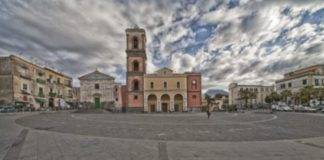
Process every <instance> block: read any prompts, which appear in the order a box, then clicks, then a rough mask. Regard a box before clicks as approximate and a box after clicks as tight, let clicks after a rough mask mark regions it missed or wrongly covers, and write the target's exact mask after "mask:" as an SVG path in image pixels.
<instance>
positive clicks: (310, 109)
mask: <svg viewBox="0 0 324 160" xmlns="http://www.w3.org/2000/svg"><path fill="white" fill-rule="evenodd" d="M304 109H305V112H313V113H315V112H317V110H316V109H315V108H311V107H304Z"/></svg>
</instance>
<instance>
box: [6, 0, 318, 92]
mask: <svg viewBox="0 0 324 160" xmlns="http://www.w3.org/2000/svg"><path fill="white" fill-rule="evenodd" d="M135 25H137V26H139V27H141V28H144V29H145V30H146V34H147V35H146V36H147V49H146V51H147V57H148V59H147V69H148V72H149V73H152V72H154V71H156V70H157V69H158V68H161V67H169V68H171V69H173V70H174V71H175V72H178V73H181V72H186V71H195V72H201V74H202V80H203V81H202V84H203V90H207V89H210V88H218V89H227V86H228V85H229V83H232V82H237V83H240V84H261V85H273V84H274V82H275V80H277V79H280V78H282V77H283V74H284V73H286V72H289V71H293V70H295V69H298V68H301V67H306V66H310V65H314V64H324V52H323V51H324V32H323V29H324V3H323V1H320V0H319V1H316V0H312V1H311V0H183V1H180V0H163V1H162V0H96V1H93V0H0V56H8V55H10V54H15V55H19V56H21V57H24V58H26V59H28V60H30V61H32V62H35V63H37V64H39V65H46V66H48V67H51V68H54V69H55V70H57V71H60V72H63V73H65V74H67V75H70V76H71V77H73V78H74V85H76V86H77V85H78V83H79V82H78V80H77V78H78V77H80V76H82V75H83V74H86V73H89V72H92V71H94V70H95V69H99V70H100V71H102V72H104V73H106V74H109V75H111V76H114V77H115V78H116V81H117V82H120V83H125V77H126V73H125V72H126V53H125V48H126V43H125V39H126V35H125V29H126V28H131V27H134V26H135Z"/></svg>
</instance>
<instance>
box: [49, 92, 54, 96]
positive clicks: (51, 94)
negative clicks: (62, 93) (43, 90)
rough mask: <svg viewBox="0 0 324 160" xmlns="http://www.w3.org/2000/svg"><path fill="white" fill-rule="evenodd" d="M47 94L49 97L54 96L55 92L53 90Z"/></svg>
mask: <svg viewBox="0 0 324 160" xmlns="http://www.w3.org/2000/svg"><path fill="white" fill-rule="evenodd" d="M48 95H49V96H50V97H55V96H56V93H54V92H50V93H48Z"/></svg>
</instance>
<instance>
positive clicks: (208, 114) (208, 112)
mask: <svg viewBox="0 0 324 160" xmlns="http://www.w3.org/2000/svg"><path fill="white" fill-rule="evenodd" d="M206 113H207V117H208V119H209V117H210V111H209V110H207V112H206Z"/></svg>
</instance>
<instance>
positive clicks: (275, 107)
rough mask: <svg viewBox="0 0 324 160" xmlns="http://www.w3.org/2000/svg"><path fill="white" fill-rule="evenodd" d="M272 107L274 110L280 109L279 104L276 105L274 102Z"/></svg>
mask: <svg viewBox="0 0 324 160" xmlns="http://www.w3.org/2000/svg"><path fill="white" fill-rule="evenodd" d="M271 109H273V110H279V106H278V105H276V104H273V105H272V106H271Z"/></svg>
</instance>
